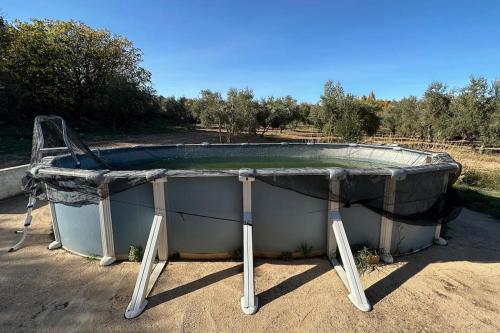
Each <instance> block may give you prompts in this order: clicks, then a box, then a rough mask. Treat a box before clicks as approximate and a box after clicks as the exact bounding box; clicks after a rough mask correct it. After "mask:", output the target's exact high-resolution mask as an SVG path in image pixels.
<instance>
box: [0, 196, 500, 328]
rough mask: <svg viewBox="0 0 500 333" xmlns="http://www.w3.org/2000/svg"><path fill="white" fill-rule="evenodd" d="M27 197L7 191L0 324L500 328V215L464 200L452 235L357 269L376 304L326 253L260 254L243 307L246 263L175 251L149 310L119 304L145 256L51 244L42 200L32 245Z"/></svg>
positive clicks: (0, 218) (1, 206) (0, 209)
mask: <svg viewBox="0 0 500 333" xmlns="http://www.w3.org/2000/svg"><path fill="white" fill-rule="evenodd" d="M24 205H25V200H24V198H23V197H17V198H13V199H8V200H4V201H0V296H1V302H0V331H1V332H32V331H39V332H49V331H50V332H54V331H55V332H91V331H93V332H139V331H142V332H147V331H162V332H212V331H213V332H215V331H217V332H221V331H222V332H240V331H241V332H248V331H252V332H258V331H269V332H283V331H289V332H299V331H300V332H303V331H313V332H314V331H316V332H325V331H329V332H332V331H347V332H350V331H360V332H366V331H384V332H405V331H406V332H415V331H419V332H429V331H442V332H450V331H461V332H498V331H500V283H499V282H500V242H499V241H498V240H499V239H500V221H498V220H495V219H493V218H491V217H489V216H487V215H483V214H480V213H476V212H473V211H469V210H464V211H463V212H462V214H461V216H460V217H459V218H458V219H457V220H456V221H454V222H452V224H450V225H449V229H448V230H447V234H448V235H449V237H450V239H449V245H448V246H446V247H437V246H432V247H430V248H429V249H427V250H424V251H422V252H420V253H417V254H414V255H410V256H404V257H400V258H397V260H396V263H395V264H392V265H386V266H382V267H378V269H377V270H374V271H372V272H370V273H368V274H365V275H363V276H362V282H363V285H364V286H365V288H366V294H367V297H368V299H369V300H370V301H371V303H372V304H373V311H371V312H369V313H362V312H360V311H358V310H356V309H355V308H354V306H353V305H352V304H351V303H350V302H349V300H348V298H347V292H346V289H345V288H344V286H343V284H342V282H341V280H340V279H339V277H338V276H337V275H336V273H335V271H334V270H333V269H332V268H331V266H330V264H329V262H328V261H327V260H326V259H324V258H317V259H307V260H294V261H286V262H285V261H278V260H259V259H257V260H256V262H255V265H256V269H255V272H256V288H257V293H258V297H259V305H260V309H259V311H258V312H257V313H256V314H255V315H253V316H246V315H244V314H243V313H242V312H241V309H240V305H239V300H240V297H241V295H242V279H243V277H242V273H241V272H242V265H241V263H239V262H230V261H225V262H207V261H206V262H189V261H173V262H170V263H169V264H168V266H167V269H166V271H164V272H163V273H162V275H161V276H160V278H159V280H158V283H157V285H156V286H155V288H154V289H153V291H152V294H151V296H150V298H149V299H150V301H149V304H148V306H147V308H146V310H145V312H144V313H143V314H142V315H141V316H139V317H138V318H136V319H134V320H127V319H125V318H124V316H123V314H124V311H125V308H126V306H127V304H128V302H129V300H130V297H131V294H132V290H133V286H134V283H135V278H136V276H137V273H138V270H139V264H138V263H129V262H121V263H117V264H114V265H112V266H110V267H100V266H99V262H98V261H97V260H90V259H87V258H82V257H79V256H77V255H74V254H71V253H68V252H66V251H65V250H62V249H60V250H55V251H50V250H48V249H47V245H48V244H49V242H50V235H49V234H50V231H51V228H50V215H49V210H48V207H47V206H41V207H38V208H37V209H36V210H35V211H34V225H33V227H32V229H31V234H30V235H29V237H28V240H27V244H26V246H25V247H24V248H22V249H21V250H19V251H17V252H14V253H7V252H6V251H7V249H8V248H9V246H10V245H12V244H13V243H14V242H15V241H16V240H17V239H18V237H19V235H16V234H15V233H14V230H16V229H17V228H19V227H20V226H21V224H22V221H23V214H24V210H25V208H24Z"/></svg>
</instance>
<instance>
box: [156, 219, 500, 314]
mask: <svg viewBox="0 0 500 333" xmlns="http://www.w3.org/2000/svg"><path fill="white" fill-rule="evenodd" d="M481 219H482V220H481ZM471 221H474V223H471ZM498 222H499V221H498V220H495V219H494V218H491V219H490V220H488V219H486V220H485V218H484V215H480V214H479V213H475V212H472V211H469V210H464V212H463V213H462V214H461V216H460V218H458V219H457V220H456V221H455V222H453V224H452V225H451V226H450V227H449V229H450V230H449V231H448V232H449V234H450V238H451V239H450V240H449V245H448V246H431V247H429V248H427V249H426V250H423V251H420V252H418V253H416V254H412V255H406V256H401V257H399V258H397V260H396V263H398V262H399V263H404V264H403V265H402V266H401V267H398V268H397V269H395V270H393V271H392V272H390V273H389V274H388V275H387V276H384V277H383V278H381V279H380V280H378V281H377V282H375V283H374V284H372V285H371V286H369V287H368V288H366V290H365V292H366V296H367V298H368V300H369V302H370V303H371V304H372V306H376V305H377V304H378V303H379V302H380V301H382V300H383V299H385V298H386V297H388V296H389V295H391V294H392V293H393V292H394V291H396V290H397V289H398V288H399V287H401V286H402V285H403V284H404V283H405V282H407V281H408V280H410V279H411V278H412V277H414V276H415V275H417V274H418V273H419V272H421V271H422V270H424V269H425V268H426V267H427V266H429V265H430V264H434V263H446V262H461V261H464V262H475V263H499V262H500V242H498V239H500V223H498ZM303 262H304V261H303V260H302V261H301V260H297V261H296V260H291V261H278V260H270V259H256V260H255V265H254V266H255V267H259V266H261V265H263V264H265V263H279V264H280V265H294V264H302V263H303ZM331 269H333V268H332V266H331V265H330V263H329V261H328V260H327V259H326V258H325V259H316V263H315V265H314V266H313V267H311V268H309V269H307V270H306V271H304V272H301V273H298V274H295V275H293V276H290V277H289V278H287V279H286V280H284V281H282V282H280V283H278V284H277V285H275V286H272V287H271V288H269V289H267V290H265V291H262V292H260V293H259V294H258V295H257V296H258V298H259V307H264V306H266V305H267V304H269V303H271V302H273V301H275V300H276V299H278V298H280V297H282V296H285V295H287V294H288V293H291V292H293V291H294V290H296V289H297V288H299V287H301V286H303V285H305V284H307V283H308V282H310V281H313V280H314V279H316V278H318V277H320V276H321V275H323V274H325V273H327V272H328V271H330V270H331ZM242 271H243V265H242V264H236V265H235V266H233V267H229V268H227V269H224V270H221V271H218V272H215V273H211V274H209V275H207V276H204V277H202V278H200V279H198V280H195V281H192V282H189V283H186V284H184V285H181V286H178V287H174V288H172V289H170V290H167V291H163V292H161V293H159V294H156V295H153V296H151V297H149V298H148V299H149V303H148V308H151V307H155V306H157V305H160V304H162V303H165V302H168V301H170V300H173V299H175V298H178V297H181V296H184V295H187V294H189V293H191V292H194V291H196V290H199V289H202V288H205V287H208V286H210V285H212V284H214V283H217V282H219V281H222V280H224V279H227V278H230V277H232V276H234V275H237V274H240V273H242ZM258 283H259V279H258V277H257V278H256V284H258ZM342 292H345V291H342Z"/></svg>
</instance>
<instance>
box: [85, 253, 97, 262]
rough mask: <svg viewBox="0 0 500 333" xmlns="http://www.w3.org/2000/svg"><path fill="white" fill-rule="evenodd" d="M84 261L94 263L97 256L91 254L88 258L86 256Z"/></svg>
mask: <svg viewBox="0 0 500 333" xmlns="http://www.w3.org/2000/svg"><path fill="white" fill-rule="evenodd" d="M85 259H86V260H87V261H95V260H97V254H91V255H89V256H86V257H85Z"/></svg>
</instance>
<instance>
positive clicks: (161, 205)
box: [153, 178, 168, 261]
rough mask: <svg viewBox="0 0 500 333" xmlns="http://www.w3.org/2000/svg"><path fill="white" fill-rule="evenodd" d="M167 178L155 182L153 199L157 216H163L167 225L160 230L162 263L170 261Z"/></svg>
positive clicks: (160, 256)
mask: <svg viewBox="0 0 500 333" xmlns="http://www.w3.org/2000/svg"><path fill="white" fill-rule="evenodd" d="M166 183H167V178H160V179H157V180H155V181H154V182H153V198H154V204H155V214H156V215H161V216H162V217H163V220H164V221H165V223H163V224H162V228H161V229H160V236H159V237H160V239H159V241H158V242H159V243H158V259H159V260H160V261H167V260H168V235H167V208H166V203H167V201H166V198H165V187H166Z"/></svg>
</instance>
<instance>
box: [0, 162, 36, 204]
mask: <svg viewBox="0 0 500 333" xmlns="http://www.w3.org/2000/svg"><path fill="white" fill-rule="evenodd" d="M28 166H29V165H28V164H24V165H19V166H15V167H11V168H5V169H0V200H1V199H5V198H9V197H13V196H15V195H18V194H21V193H23V190H22V183H21V180H22V179H23V177H24V175H25V173H26V170H27V169H28Z"/></svg>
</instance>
